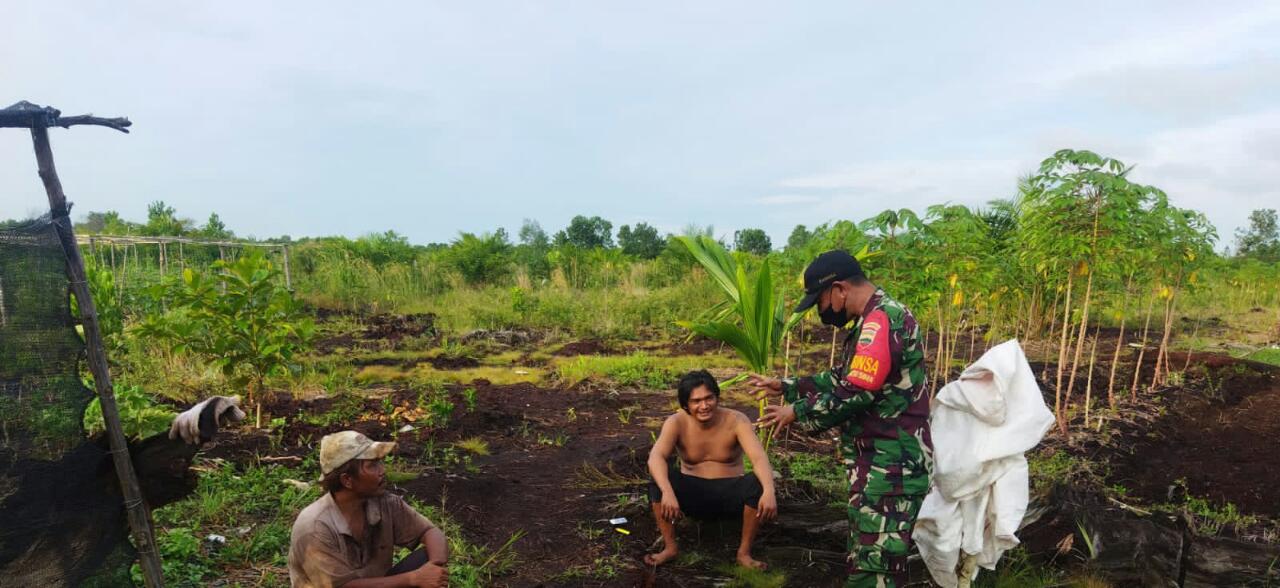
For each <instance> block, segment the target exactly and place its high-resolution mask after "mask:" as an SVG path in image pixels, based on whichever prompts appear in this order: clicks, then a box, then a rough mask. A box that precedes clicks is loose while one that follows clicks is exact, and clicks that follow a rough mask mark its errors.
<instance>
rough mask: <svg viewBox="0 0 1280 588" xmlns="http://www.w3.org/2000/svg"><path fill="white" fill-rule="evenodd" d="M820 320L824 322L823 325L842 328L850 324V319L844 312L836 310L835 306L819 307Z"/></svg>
mask: <svg viewBox="0 0 1280 588" xmlns="http://www.w3.org/2000/svg"><path fill="white" fill-rule="evenodd" d="M818 318H819V319H821V320H822V324H824V325H827V326H831V327H836V328H840V327H843V326H845V325H847V324H849V317H848V316H845V312H844V311H843V310H836V309H835V307H834V306H831V307H827V308H822V306H821V305H819V306H818Z"/></svg>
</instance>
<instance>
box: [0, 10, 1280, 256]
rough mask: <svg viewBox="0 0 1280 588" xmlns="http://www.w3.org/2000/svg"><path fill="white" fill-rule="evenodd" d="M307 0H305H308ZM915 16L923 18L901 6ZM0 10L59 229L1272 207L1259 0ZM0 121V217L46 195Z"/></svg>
mask: <svg viewBox="0 0 1280 588" xmlns="http://www.w3.org/2000/svg"><path fill="white" fill-rule="evenodd" d="M321 4H328V5H330V6H329V7H323V6H320V5H321ZM926 4H928V5H927V6H926ZM4 12H5V14H4V17H3V19H0V55H2V56H3V57H2V58H0V107H2V106H4V105H8V104H10V103H12V102H16V101H18V100H22V99H25V100H30V101H33V102H36V103H39V104H47V105H52V106H56V107H58V108H60V109H62V111H63V112H64V113H66V114H82V113H87V112H92V113H94V114H98V115H103V116H107V115H109V116H119V115H127V116H129V117H130V118H131V119H132V120H133V121H134V132H133V133H132V134H130V135H123V134H120V133H116V132H114V131H110V130H106V129H96V128H78V129H73V130H70V131H68V130H62V129H56V130H54V131H52V134H53V146H54V152H55V154H56V156H57V163H58V168H59V171H60V173H61V175H62V180H63V183H64V185H65V187H66V191H67V193H68V195H69V197H70V198H71V199H72V200H73V201H75V202H76V203H77V207H76V209H75V212H76V213H78V214H77V216H79V215H81V214H83V213H85V212H87V211H90V210H110V209H114V210H118V211H120V212H121V213H122V214H123V215H124V216H125V217H126V218H131V219H135V220H140V219H142V218H143V217H144V216H145V213H146V204H147V203H148V202H150V201H153V200H161V199H162V200H164V201H166V202H167V203H169V204H170V205H172V206H174V207H175V208H177V210H178V212H179V214H180V215H181V216H187V217H192V218H195V219H196V220H198V221H199V222H201V223H203V222H204V220H205V219H206V218H207V217H208V215H209V213H210V212H211V211H216V212H217V213H218V214H220V215H221V216H222V218H223V220H224V221H225V222H226V223H227V225H228V226H229V227H230V228H231V229H233V230H235V231H236V232H237V233H239V234H242V235H249V234H251V235H256V236H259V237H267V236H275V235H282V234H289V235H292V236H294V237H298V236H303V235H332V234H342V235H348V236H358V235H360V234H364V233H368V232H371V231H383V230H387V229H393V230H395V231H397V232H400V233H402V234H405V235H408V236H409V237H410V239H412V240H413V241H414V242H418V243H426V242H430V241H447V240H450V239H452V238H454V237H456V235H457V234H458V232H459V231H470V232H480V231H489V230H492V229H494V228H496V227H499V226H502V227H506V228H507V230H508V231H509V232H511V233H512V234H514V232H515V231H516V230H517V229H518V228H519V226H520V222H521V219H523V218H533V219H536V220H538V221H540V222H541V224H542V226H543V227H544V228H546V229H547V230H548V231H549V232H550V231H555V230H557V229H560V228H562V227H563V226H564V225H565V224H567V223H568V220H569V218H570V217H572V216H573V215H575V214H587V215H601V216H603V217H605V218H607V219H609V220H611V221H613V223H614V227H615V229H616V228H617V227H618V226H620V225H622V224H628V223H635V222H642V221H643V222H649V223H650V224H653V225H655V226H657V227H659V228H660V229H662V230H665V231H678V230H679V229H680V228H681V227H683V226H685V225H686V224H688V223H690V222H695V223H699V224H702V225H706V224H712V225H714V226H715V227H716V233H717V234H718V235H728V234H731V233H732V231H733V230H734V229H738V228H743V227H761V228H764V229H766V230H767V231H768V232H769V233H770V234H771V236H772V237H773V239H774V242H775V244H779V245H780V244H781V243H782V242H785V240H786V236H787V234H788V233H789V232H790V230H791V227H792V226H794V225H795V224H797V223H804V224H807V225H814V224H818V223H821V222H825V221H828V220H833V219H852V220H861V219H863V218H866V217H868V216H871V215H873V214H875V213H877V212H879V211H880V210H883V209H885V208H888V207H894V208H898V207H903V206H906V207H911V208H915V209H917V210H923V208H924V207H925V206H927V205H930V204H936V203H940V202H947V201H949V202H952V203H962V204H981V203H984V202H986V201H988V200H990V199H993V198H1000V197H1008V196H1010V195H1012V193H1013V191H1014V187H1015V183H1016V180H1017V178H1018V176H1019V175H1024V174H1027V173H1029V172H1030V171H1031V170H1032V169H1033V167H1034V166H1035V165H1036V164H1037V162H1039V161H1040V160H1041V159H1043V158H1045V157H1047V156H1048V155H1050V154H1051V153H1052V152H1053V151H1054V150H1056V149H1059V148H1064V147H1071V148H1082V149H1092V150H1095V151H1098V152H1099V153H1101V154H1103V155H1109V156H1113V157H1117V158H1120V159H1121V160H1123V161H1125V162H1126V163H1131V164H1136V165H1137V169H1136V170H1135V172H1134V174H1133V176H1132V177H1133V178H1134V179H1136V180H1138V181H1141V182H1145V183H1151V184H1154V185H1156V186H1158V187H1160V188H1163V189H1164V190H1165V191H1167V192H1168V193H1169V195H1170V197H1171V198H1172V199H1173V201H1174V202H1175V204H1177V205H1179V206H1183V207H1191V208H1196V209H1199V210H1202V211H1204V212H1205V213H1207V214H1208V216H1209V218H1210V219H1211V220H1212V221H1213V222H1214V224H1215V225H1216V226H1217V227H1218V230H1219V234H1220V235H1221V237H1222V243H1223V244H1230V242H1232V241H1233V240H1234V239H1233V237H1232V233H1233V231H1234V229H1235V228H1236V227H1238V226H1240V225H1242V224H1244V223H1245V219H1246V217H1247V216H1248V214H1249V211H1250V210H1252V209H1255V208H1263V207H1269V208H1280V3H1277V2H1274V1H1272V2H1265V1H1264V2H1213V3H1206V2H1169V1H1159V2H1149V3H1137V2H1126V3H1117V2H1096V3H1094V2H1075V3H1071V4H1070V6H1069V7H1068V6H1067V5H1063V4H1061V3H1056V4H1053V3H1044V2H1007V3H978V2H963V3H897V2H865V3H864V2H857V3H854V2H844V1H839V2H807V3H800V2H796V3H754V2H742V1H736V2H705V1H699V2H674V3H666V2H640V3H636V2H629V3H621V2H575V3H567V2H507V3H489V2H433V3H422V2H403V3H381V2H361V3H352V2H343V3H336V2H314V1H313V2H233V1H222V2H200V3H196V2H132V1H113V2H105V1H104V2H61V1H51V0H42V1H25V0H19V1H17V2H14V3H10V4H8V5H7V6H6V8H5V10H4ZM44 202H45V201H44V195H43V192H42V190H41V187H40V182H39V179H38V177H37V176H36V174H35V163H34V159H33V156H32V154H31V147H30V136H29V135H28V134H25V133H23V132H20V131H14V130H3V131H0V218H7V217H14V216H23V215H27V214H29V213H32V212H40V211H42V210H43V209H44Z"/></svg>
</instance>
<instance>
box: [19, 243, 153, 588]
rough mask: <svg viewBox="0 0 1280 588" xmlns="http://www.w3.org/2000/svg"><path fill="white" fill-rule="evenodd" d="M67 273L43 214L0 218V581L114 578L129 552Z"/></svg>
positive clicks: (74, 582)
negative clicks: (8, 221)
mask: <svg viewBox="0 0 1280 588" xmlns="http://www.w3.org/2000/svg"><path fill="white" fill-rule="evenodd" d="M67 276H68V273H67V261H66V257H65V256H64V254H63V251H62V246H61V244H60V242H59V240H58V237H57V234H56V232H55V230H54V226H53V224H52V223H51V222H50V221H49V220H48V219H47V218H45V219H40V220H35V221H30V222H27V223H23V224H19V225H17V226H13V225H10V226H5V227H0V586H81V585H85V584H98V585H119V584H120V583H127V582H128V580H127V577H128V565H129V563H130V562H131V561H132V560H133V554H132V551H131V549H132V548H131V546H130V544H129V542H128V541H127V540H126V538H127V528H126V525H125V518H124V509H123V501H122V500H121V497H120V492H119V486H118V484H117V483H116V481H115V478H114V476H115V474H114V471H112V469H111V462H110V459H109V455H108V454H107V452H106V451H105V449H104V447H103V445H102V444H101V443H99V442H93V441H89V440H87V439H86V438H85V434H84V429H83V417H84V410H85V407H86V406H87V405H88V404H89V401H90V400H92V399H93V393H92V392H91V391H90V390H89V389H87V388H86V387H85V386H84V384H83V383H82V382H81V380H80V371H79V367H78V366H79V364H80V362H81V361H82V359H83V357H84V344H83V342H82V341H81V339H80V336H79V335H78V334H77V332H76V325H75V322H74V320H73V318H72V315H71V305H70V284H69V282H68V277H67Z"/></svg>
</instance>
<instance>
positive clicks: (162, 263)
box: [160, 241, 169, 278]
mask: <svg viewBox="0 0 1280 588" xmlns="http://www.w3.org/2000/svg"><path fill="white" fill-rule="evenodd" d="M164 253H165V251H164V241H161V242H160V277H162V278H163V277H164V275H165V274H166V273H167V272H166V271H165V270H167V269H169V264H168V263H167V262H168V261H169V260H168V259H165V255H164Z"/></svg>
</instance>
